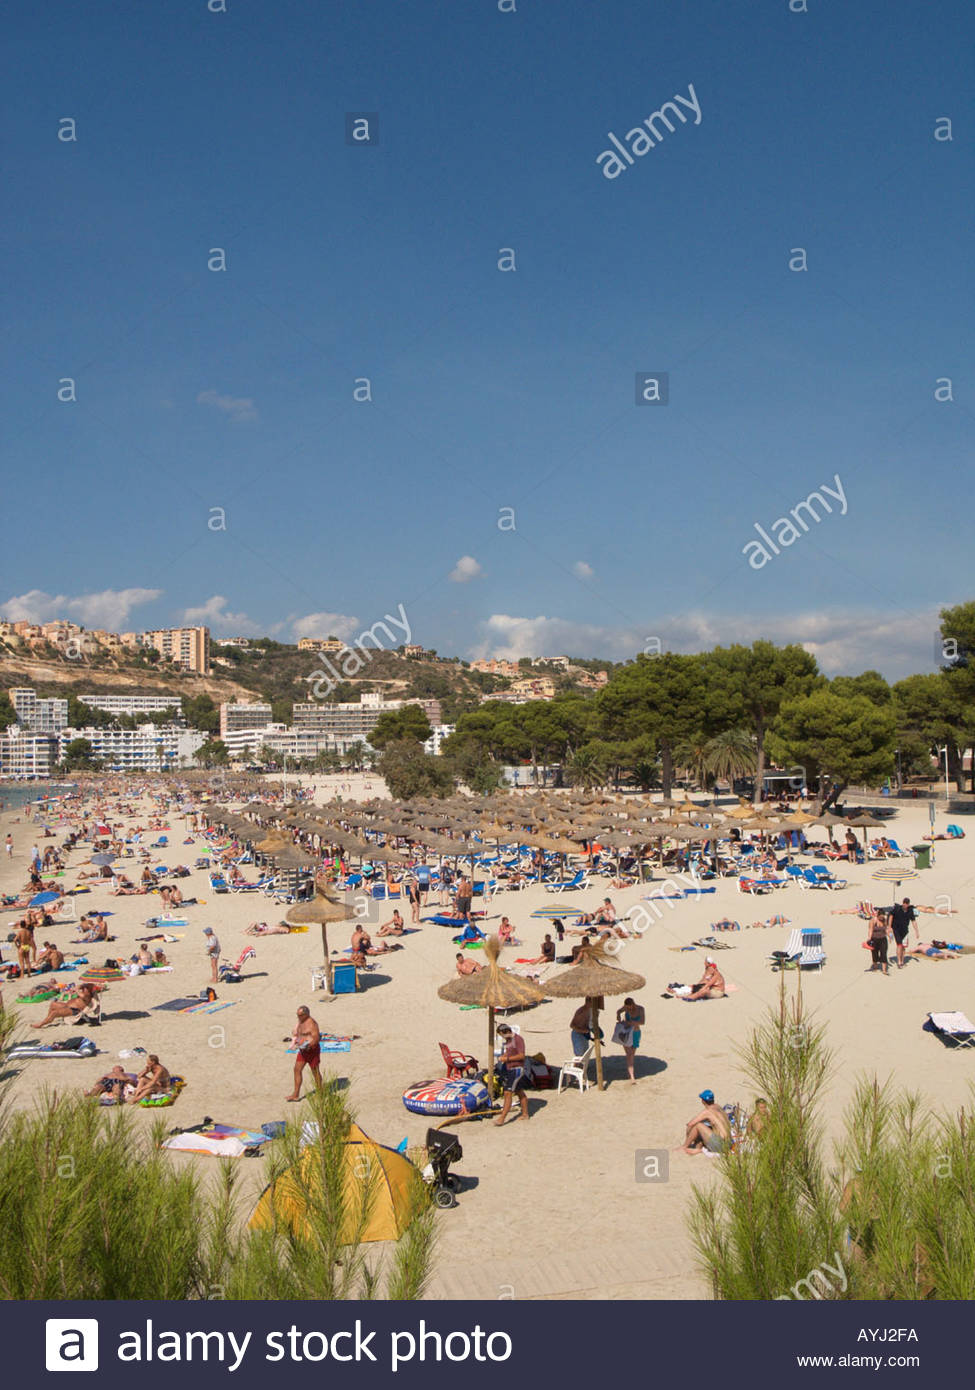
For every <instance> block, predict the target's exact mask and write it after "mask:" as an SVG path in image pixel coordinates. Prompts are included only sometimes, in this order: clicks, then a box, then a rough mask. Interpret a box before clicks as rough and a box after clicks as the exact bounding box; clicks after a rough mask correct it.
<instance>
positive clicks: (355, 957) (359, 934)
mask: <svg viewBox="0 0 975 1390" xmlns="http://www.w3.org/2000/svg"><path fill="white" fill-rule="evenodd" d="M351 945H352V955H351V957H350V959H351V960H352V961H353V962H354V963H355V964H356V965H365V963H366V956H384V955H385V954H386V952H387V951H398V950H400V949H402V948H401V947H400V946H399V945H396V946H388V945H387V944H386V942H385V941H384V942H383V944H382V945H381V946H374V945H373V944H372V937H371V936H370V935H369V933H368V932H367V931H365V930H364V928H362V927H361V926H358V927H356V929H355V931H354V932H353V933H352V942H351Z"/></svg>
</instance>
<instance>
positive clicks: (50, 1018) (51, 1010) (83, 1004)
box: [31, 984, 98, 1028]
mask: <svg viewBox="0 0 975 1390" xmlns="http://www.w3.org/2000/svg"><path fill="white" fill-rule="evenodd" d="M97 1004H98V1000H97V998H96V997H95V987H94V985H89V984H81V985H79V986H78V992H77V994H76V995H75V996H74V997H73V998H71V999H64V1000H61V999H52V1000H51V1003H50V1005H49V1006H48V1011H47V1017H46V1018H43V1019H41V1021H40V1023H32V1024H31V1027H32V1028H46V1027H47V1026H48V1024H49V1023H56V1022H58V1021H59V1020H60V1019H62V1018H79V1017H80V1016H81V1015H82V1014H87V1013H88V1011H89V1009H94V1008H95V1007H96V1006H97Z"/></svg>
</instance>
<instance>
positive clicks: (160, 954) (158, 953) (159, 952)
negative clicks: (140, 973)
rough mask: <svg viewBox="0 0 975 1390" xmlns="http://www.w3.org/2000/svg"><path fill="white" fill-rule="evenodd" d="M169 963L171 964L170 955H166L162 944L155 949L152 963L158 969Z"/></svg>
mask: <svg viewBox="0 0 975 1390" xmlns="http://www.w3.org/2000/svg"><path fill="white" fill-rule="evenodd" d="M168 964H169V957H168V956H167V955H166V952H165V951H164V950H163V949H162V947H161V946H159V947H157V948H156V950H155V951H153V953H152V965H153V968H154V969H156V970H158V969H160V968H161V967H162V966H164V965H168Z"/></svg>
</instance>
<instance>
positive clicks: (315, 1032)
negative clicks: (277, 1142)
mask: <svg viewBox="0 0 975 1390" xmlns="http://www.w3.org/2000/svg"><path fill="white" fill-rule="evenodd" d="M321 1037H322V1035H321V1031H320V1029H319V1027H318V1024H317V1023H316V1022H315V1020H314V1019H313V1018H312V1016H311V1014H310V1012H309V1010H308V1008H307V1006H306V1005H304V1004H302V1006H301V1008H300V1009H299V1010H298V1026H297V1028H296V1029H295V1031H294V1037H293V1038H292V1039H291V1042H292V1043H293V1045H294V1046H295V1047H296V1048H297V1049H298V1055H297V1057H296V1058H295V1088H294V1091H293V1093H292V1094H291V1095H290V1096H285V1100H301V1073H302V1072H303V1071H304V1069H305V1067H308V1068H310V1070H311V1074H312V1076H313V1077H314V1078H315V1085H316V1086H320V1085H321V1084H322V1074H321V1072H320V1071H319V1069H318V1064H319V1060H320V1058H321V1055H322V1049H321V1046H320V1044H321ZM285 1041H287V1039H285Z"/></svg>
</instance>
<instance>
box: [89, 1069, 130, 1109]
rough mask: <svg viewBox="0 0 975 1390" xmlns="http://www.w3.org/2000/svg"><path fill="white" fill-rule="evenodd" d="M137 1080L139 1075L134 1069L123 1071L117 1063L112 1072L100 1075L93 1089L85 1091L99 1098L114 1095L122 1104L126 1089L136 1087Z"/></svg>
mask: <svg viewBox="0 0 975 1390" xmlns="http://www.w3.org/2000/svg"><path fill="white" fill-rule="evenodd" d="M137 1082H138V1077H137V1076H136V1074H135V1072H134V1071H123V1069H122V1068H121V1067H120V1066H118V1065H116V1066H114V1067H113V1068H112V1070H111V1071H110V1072H106V1073H105V1075H104V1076H101V1077H99V1078H98V1080H97V1081H96V1082H95V1084H94V1086H92V1088H91V1090H90V1091H85V1095H86V1096H88V1097H91V1096H98V1097H99V1099H100V1098H101V1097H102V1096H112V1097H113V1098H114V1100H115V1103H116V1105H121V1103H122V1101H123V1100H124V1098H125V1092H126V1090H127V1089H128V1088H129V1087H132V1088H133V1089H134V1087H135V1086H136V1084H137Z"/></svg>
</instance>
